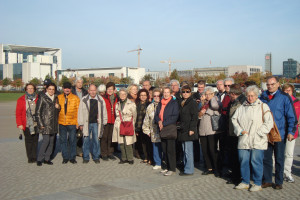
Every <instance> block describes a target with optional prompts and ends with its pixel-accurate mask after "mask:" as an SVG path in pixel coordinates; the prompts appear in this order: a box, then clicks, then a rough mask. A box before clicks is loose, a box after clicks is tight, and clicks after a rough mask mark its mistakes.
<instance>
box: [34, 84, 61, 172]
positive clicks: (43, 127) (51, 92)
mask: <svg viewBox="0 0 300 200" xmlns="http://www.w3.org/2000/svg"><path fill="white" fill-rule="evenodd" d="M55 92H56V85H55V84H54V83H50V84H49V85H47V86H46V93H45V94H43V95H40V98H39V100H38V101H37V105H36V110H35V112H36V119H37V124H38V127H39V131H40V133H41V134H42V135H43V142H42V145H41V147H40V151H39V154H38V158H37V165H38V166H42V161H43V160H44V164H48V165H53V163H52V162H51V161H50V155H51V153H52V150H53V144H54V137H55V134H56V133H57V132H58V113H59V111H60V106H59V104H58V99H57V95H56V94H55Z"/></svg>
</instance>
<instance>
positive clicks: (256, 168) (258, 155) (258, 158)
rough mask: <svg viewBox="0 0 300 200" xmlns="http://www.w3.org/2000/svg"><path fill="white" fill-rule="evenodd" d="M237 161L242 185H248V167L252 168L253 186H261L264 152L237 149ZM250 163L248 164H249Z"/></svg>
mask: <svg viewBox="0 0 300 200" xmlns="http://www.w3.org/2000/svg"><path fill="white" fill-rule="evenodd" d="M238 152H239V161H240V165H241V175H242V183H245V184H247V185H249V184H250V165H251V167H252V172H253V175H252V179H253V182H254V184H255V185H257V186H261V182H262V177H263V160H264V150H260V149H239V150H238ZM249 162H250V163H249Z"/></svg>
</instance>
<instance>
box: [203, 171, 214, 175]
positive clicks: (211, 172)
mask: <svg viewBox="0 0 300 200" xmlns="http://www.w3.org/2000/svg"><path fill="white" fill-rule="evenodd" d="M210 174H214V172H213V170H207V171H205V172H202V175H210Z"/></svg>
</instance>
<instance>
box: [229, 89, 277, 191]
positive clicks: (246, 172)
mask: <svg viewBox="0 0 300 200" xmlns="http://www.w3.org/2000/svg"><path fill="white" fill-rule="evenodd" d="M245 92H246V97H247V100H246V101H245V102H244V103H243V104H242V105H241V106H240V107H238V108H237V109H236V111H235V113H234V115H233V117H232V118H231V120H232V124H233V127H234V133H235V134H236V135H237V136H238V137H239V141H238V155H239V161H240V166H241V168H240V169H241V176H242V182H241V183H240V184H239V185H237V186H236V187H235V189H239V190H242V189H249V184H250V165H251V167H252V172H253V175H252V179H253V182H254V184H253V185H252V187H251V188H250V191H251V192H255V191H259V190H262V188H261V184H262V176H263V159H264V150H266V149H267V147H268V138H267V134H268V133H269V132H270V130H271V129H272V127H273V117H272V114H271V112H270V108H269V106H268V105H267V104H264V103H263V102H261V101H260V100H259V99H258V95H259V89H258V87H256V86H249V87H248V88H247V89H246V91H245Z"/></svg>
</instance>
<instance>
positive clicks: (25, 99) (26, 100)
mask: <svg viewBox="0 0 300 200" xmlns="http://www.w3.org/2000/svg"><path fill="white" fill-rule="evenodd" d="M35 91H36V87H35V85H34V84H32V83H27V84H26V86H25V95H23V96H21V97H20V98H19V99H18V101H17V107H16V122H17V127H18V128H19V129H20V130H21V131H23V133H24V136H25V147H26V153H27V158H28V163H35V162H36V151H37V147H38V139H39V134H38V130H37V123H36V121H35V107H36V102H37V100H38V98H37V95H36V93H35Z"/></svg>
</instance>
